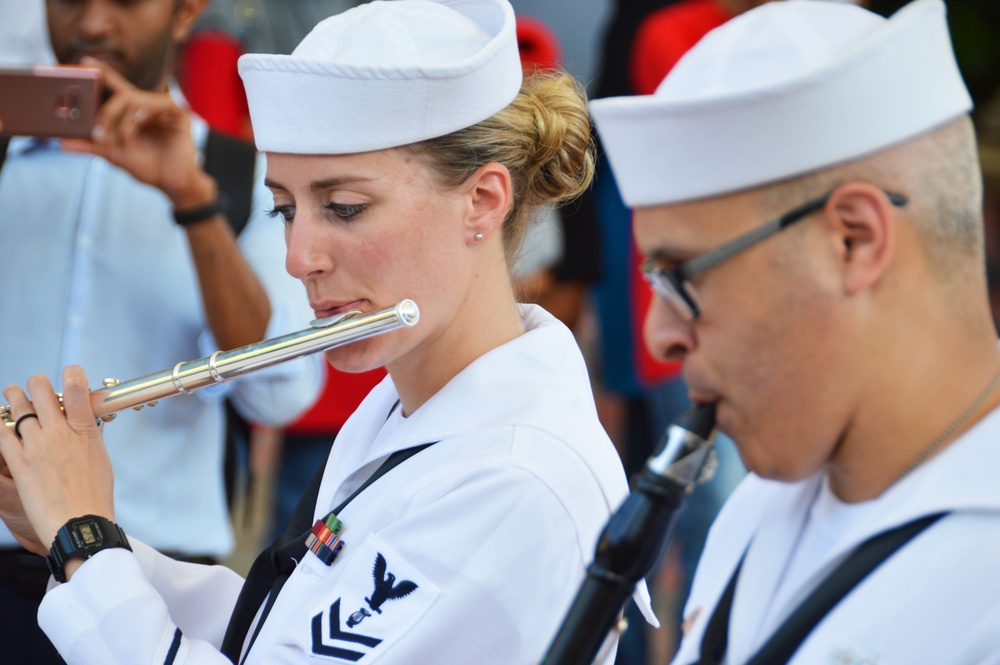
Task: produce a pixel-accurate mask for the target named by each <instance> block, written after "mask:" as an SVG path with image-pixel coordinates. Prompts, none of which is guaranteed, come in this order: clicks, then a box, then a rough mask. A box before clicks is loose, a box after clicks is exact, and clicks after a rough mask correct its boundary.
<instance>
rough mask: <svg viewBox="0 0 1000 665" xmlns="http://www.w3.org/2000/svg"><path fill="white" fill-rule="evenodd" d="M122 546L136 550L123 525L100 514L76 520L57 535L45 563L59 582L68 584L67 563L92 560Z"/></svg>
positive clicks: (66, 525) (70, 521) (64, 526)
mask: <svg viewBox="0 0 1000 665" xmlns="http://www.w3.org/2000/svg"><path fill="white" fill-rule="evenodd" d="M115 547H120V548H123V549H127V550H129V551H131V550H132V547H131V546H130V545H129V542H128V536H126V535H125V531H123V530H122V528H121V527H120V526H118V525H117V524H115V523H114V522H112V521H111V520H109V519H107V518H105V517H101V516H99V515H84V516H82V517H75V518H73V519H71V520H69V521H68V522H66V524H64V525H63V526H62V527H61V528H60V529H59V531H58V532H57V533H56V537H55V540H53V541H52V547H50V548H49V555H48V556H47V557H45V563H46V564H47V565H48V567H49V572H51V573H52V576H53V577H54V578H55V579H56V581H58V582H65V581H66V571H65V568H66V562H67V561H69V560H70V559H72V558H74V557H79V558H82V559H89V558H90V557H92V556H94V555H95V554H97V553H98V552H101V551H103V550H106V549H111V548H115Z"/></svg>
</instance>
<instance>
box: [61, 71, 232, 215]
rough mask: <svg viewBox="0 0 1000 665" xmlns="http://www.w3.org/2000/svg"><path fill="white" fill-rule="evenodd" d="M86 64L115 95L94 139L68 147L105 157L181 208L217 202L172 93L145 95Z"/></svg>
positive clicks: (70, 141) (102, 110) (100, 116)
mask: <svg viewBox="0 0 1000 665" xmlns="http://www.w3.org/2000/svg"><path fill="white" fill-rule="evenodd" d="M81 64H85V65H88V66H94V67H100V68H101V70H102V71H103V72H104V82H105V85H106V86H107V87H108V88H109V89H110V90H111V92H112V95H111V97H110V98H109V99H108V101H106V102H105V103H104V104H103V105H101V107H100V109H99V110H98V113H97V118H96V120H95V125H94V130H93V133H92V134H91V138H90V139H89V140H88V139H66V140H64V141H63V148H64V149H65V150H67V151H70V152H88V153H92V154H95V155H99V156H101V157H103V158H105V159H106V160H108V161H109V162H111V163H112V164H115V165H116V166H119V167H121V168H122V169H124V170H126V171H128V172H129V173H130V174H132V176H133V177H134V178H135V179H136V180H139V181H141V182H144V183H146V184H149V185H152V186H154V187H156V188H158V189H160V190H161V191H162V192H163V193H164V194H166V195H167V196H168V197H169V198H170V200H171V202H172V203H173V205H174V207H175V208H177V209H180V210H187V209H192V208H198V207H200V206H203V205H206V204H208V203H211V202H212V201H214V200H215V198H216V196H217V185H216V183H215V181H214V180H213V179H212V178H211V177H210V176H209V175H208V174H207V173H205V171H204V170H203V169H202V168H201V166H200V165H199V164H198V159H197V155H198V151H197V148H196V147H195V144H194V140H193V139H192V137H191V119H190V116H189V115H188V112H187V111H185V110H184V109H182V108H181V107H180V106H179V105H178V104H177V102H175V101H174V99H173V98H172V97H171V96H170V94H169V93H167V92H148V91H146V90H140V89H139V88H136V87H135V86H133V85H132V84H131V83H129V82H128V81H127V80H126V79H125V78H124V77H123V76H122V75H121V74H119V73H118V72H117V71H115V70H114V69H113V68H111V67H110V66H108V65H107V64H105V63H103V62H100V61H98V60H94V59H92V58H83V60H82V61H81Z"/></svg>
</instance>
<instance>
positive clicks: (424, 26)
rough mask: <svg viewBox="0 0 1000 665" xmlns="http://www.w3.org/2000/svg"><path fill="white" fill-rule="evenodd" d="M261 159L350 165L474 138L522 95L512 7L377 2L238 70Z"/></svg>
mask: <svg viewBox="0 0 1000 665" xmlns="http://www.w3.org/2000/svg"><path fill="white" fill-rule="evenodd" d="M239 71H240V76H242V77H243V83H244V86H245V87H246V92H247V99H248V101H249V104H250V119H251V122H252V124H253V131H254V140H255V142H256V144H257V147H258V149H260V150H262V151H270V152H287V153H301V154H342V153H352V152H365V151H369V150H380V149H383V148H391V147H396V146H400V145H406V144H409V143H415V142H418V141H422V140H425V139H429V138H434V137H437V136H443V135H445V134H449V133H451V132H454V131H457V130H459V129H463V128H465V127H469V126H471V125H474V124H476V123H477V122H480V121H482V120H485V119H486V118H489V117H490V116H492V115H493V114H494V113H496V112H498V111H500V110H501V109H503V108H504V107H506V106H507V105H508V104H509V103H510V102H511V101H512V100H513V99H514V97H515V96H517V92H518V90H519V89H520V86H521V62H520V58H519V56H518V51H517V39H516V37H515V24H514V11H513V9H512V8H511V6H510V4H509V3H508V2H507V0H374V1H373V2H369V3H367V4H364V5H359V6H358V7H355V8H353V9H349V10H347V11H345V12H343V13H341V14H337V15H335V16H332V17H330V18H328V19H325V20H323V21H321V22H320V23H319V24H318V25H316V27H315V28H313V30H312V32H310V33H309V34H308V35H307V36H306V37H305V39H303V40H302V42H301V43H300V44H299V45H298V46H297V47H296V48H295V50H294V51H293V52H292V54H291V55H274V54H248V55H244V56H242V57H241V58H240V60H239Z"/></svg>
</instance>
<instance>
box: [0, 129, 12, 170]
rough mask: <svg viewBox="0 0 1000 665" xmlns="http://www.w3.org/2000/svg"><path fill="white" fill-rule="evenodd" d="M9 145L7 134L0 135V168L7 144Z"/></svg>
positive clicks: (1, 168)
mask: <svg viewBox="0 0 1000 665" xmlns="http://www.w3.org/2000/svg"><path fill="white" fill-rule="evenodd" d="M9 145H10V137H9V136H0V170H3V162H4V160H5V159H7V146H9Z"/></svg>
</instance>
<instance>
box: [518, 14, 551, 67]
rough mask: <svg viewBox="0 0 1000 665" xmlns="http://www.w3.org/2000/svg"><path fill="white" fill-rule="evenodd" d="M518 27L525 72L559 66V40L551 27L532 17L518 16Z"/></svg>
mask: <svg viewBox="0 0 1000 665" xmlns="http://www.w3.org/2000/svg"><path fill="white" fill-rule="evenodd" d="M516 26H517V50H518V52H519V53H520V55H521V67H522V69H524V71H526V72H527V71H531V70H532V69H555V68H556V67H558V66H559V58H560V57H561V53H560V47H559V38H558V37H557V36H556V33H554V32H553V31H552V29H551V28H549V26H547V25H545V24H544V23H542V22H541V21H540V20H538V19H536V18H532V17H530V16H518V17H517V23H516Z"/></svg>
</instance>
